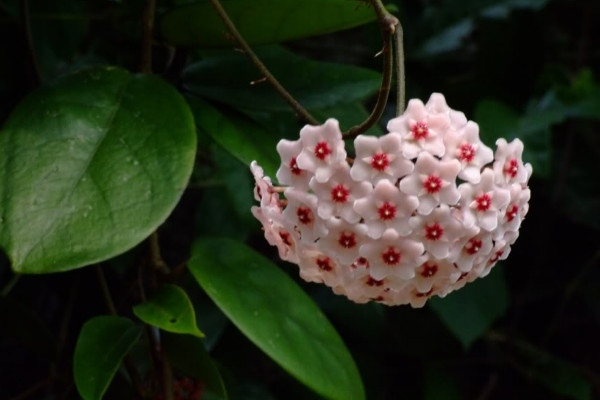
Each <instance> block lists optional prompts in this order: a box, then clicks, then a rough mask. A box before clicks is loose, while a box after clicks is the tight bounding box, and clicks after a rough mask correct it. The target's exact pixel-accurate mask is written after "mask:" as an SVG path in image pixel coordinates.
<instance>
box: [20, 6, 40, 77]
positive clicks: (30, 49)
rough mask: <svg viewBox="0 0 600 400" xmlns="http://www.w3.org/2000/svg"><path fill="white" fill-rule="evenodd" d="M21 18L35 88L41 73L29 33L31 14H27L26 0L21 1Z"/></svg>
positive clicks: (31, 36)
mask: <svg viewBox="0 0 600 400" xmlns="http://www.w3.org/2000/svg"><path fill="white" fill-rule="evenodd" d="M21 18H22V20H23V29H24V30H25V40H26V42H27V51H28V52H29V61H30V62H31V67H32V69H33V74H34V77H35V80H36V81H35V86H39V85H40V83H41V82H42V72H41V69H40V63H39V62H38V58H37V54H36V51H35V44H34V43H33V35H32V33H31V14H30V13H29V1H28V0H22V1H21Z"/></svg>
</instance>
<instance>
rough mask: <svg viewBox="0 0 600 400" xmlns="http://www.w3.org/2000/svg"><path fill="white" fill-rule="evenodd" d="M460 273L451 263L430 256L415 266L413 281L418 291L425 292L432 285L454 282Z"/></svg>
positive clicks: (444, 284)
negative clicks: (418, 265)
mask: <svg viewBox="0 0 600 400" xmlns="http://www.w3.org/2000/svg"><path fill="white" fill-rule="evenodd" d="M460 274H461V273H460V271H459V270H458V269H456V267H455V266H454V265H453V264H452V263H450V262H448V261H445V260H437V259H435V258H430V259H429V260H427V261H425V262H424V263H423V264H421V266H420V267H419V268H417V270H416V271H415V278H414V279H413V283H414V285H415V287H416V289H417V290H418V291H419V292H420V293H427V292H428V291H430V290H431V289H432V288H433V287H434V286H446V285H448V284H452V283H454V282H456V281H457V280H458V278H459V277H460Z"/></svg>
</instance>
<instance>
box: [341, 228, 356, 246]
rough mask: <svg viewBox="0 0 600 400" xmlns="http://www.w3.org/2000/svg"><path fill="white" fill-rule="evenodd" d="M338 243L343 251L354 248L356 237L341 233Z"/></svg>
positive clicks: (348, 233)
mask: <svg viewBox="0 0 600 400" xmlns="http://www.w3.org/2000/svg"><path fill="white" fill-rule="evenodd" d="M338 243H339V244H340V246H342V247H343V248H345V249H351V248H352V247H355V246H356V235H355V234H354V233H353V232H342V233H340V238H339V239H338Z"/></svg>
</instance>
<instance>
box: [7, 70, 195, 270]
mask: <svg viewBox="0 0 600 400" xmlns="http://www.w3.org/2000/svg"><path fill="white" fill-rule="evenodd" d="M195 151H196V137H195V134H194V122H193V117H192V114H191V113H190V111H189V109H188V107H187V106H186V104H185V102H184V101H183V100H182V98H181V96H180V95H179V94H178V93H177V92H176V91H175V90H174V89H173V88H172V87H171V86H170V85H167V84H166V83H164V82H163V81H162V80H160V79H159V78H157V77H155V76H152V75H132V74H130V73H128V72H127V71H125V70H123V69H120V68H113V67H105V68H95V69H87V70H84V71H81V72H79V73H76V74H73V75H69V76H66V77H64V78H62V79H60V80H58V81H57V82H56V83H54V84H53V85H50V86H48V87H45V88H42V89H40V90H39V91H37V92H35V93H33V94H32V95H30V96H28V97H27V98H26V99H25V100H24V101H23V102H22V103H21V104H20V105H19V106H18V107H17V108H16V109H15V110H14V111H13V113H12V114H11V116H10V117H9V119H8V121H7V122H6V124H5V125H4V127H3V129H2V131H1V134H0V182H2V184H1V185H0V198H1V199H2V201H1V202H0V245H2V246H3V247H4V249H5V250H6V252H7V253H8V255H9V258H10V259H11V261H12V268H13V269H14V270H15V271H16V272H22V273H47V272H57V271H65V270H69V269H74V268H79V267H83V266H85V265H88V264H91V263H94V262H98V261H102V260H106V259H108V258H111V257H114V256H115V255H118V254H120V253H123V252H124V251H126V250H128V249H130V248H132V247H133V246H135V245H137V244H138V243H139V242H141V241H142V240H144V239H145V238H146V237H147V236H148V235H149V234H150V233H151V232H153V231H154V230H155V229H156V228H157V227H158V226H159V225H160V224H161V223H162V222H163V221H164V220H165V219H166V218H167V216H168V215H169V214H170V213H171V211H172V210H173V208H174V207H175V205H176V204H177V202H178V201H179V198H180V196H181V193H182V192H183V190H184V188H185V186H186V184H187V181H188V179H189V176H190V174H191V171H192V166H193V163H194V156H195Z"/></svg>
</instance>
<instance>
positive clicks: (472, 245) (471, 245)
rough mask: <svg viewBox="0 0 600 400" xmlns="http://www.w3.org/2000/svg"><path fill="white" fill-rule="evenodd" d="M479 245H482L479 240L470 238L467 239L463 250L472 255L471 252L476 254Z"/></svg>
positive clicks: (479, 247)
mask: <svg viewBox="0 0 600 400" xmlns="http://www.w3.org/2000/svg"><path fill="white" fill-rule="evenodd" d="M481 246H482V243H481V240H479V239H476V238H472V239H471V240H469V241H468V242H467V244H466V245H465V248H464V250H465V253H467V254H468V255H470V256H472V255H473V254H476V253H477V252H479V250H480V249H481Z"/></svg>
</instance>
